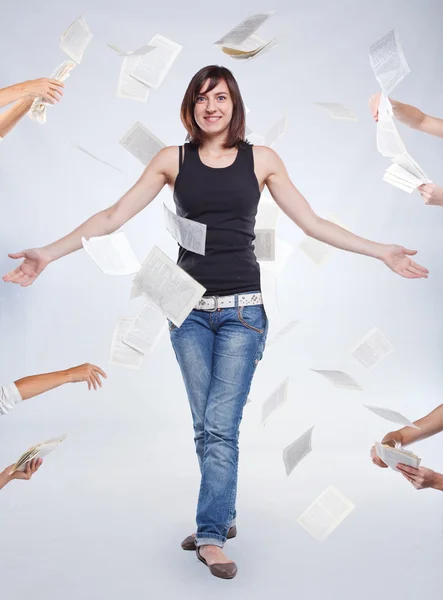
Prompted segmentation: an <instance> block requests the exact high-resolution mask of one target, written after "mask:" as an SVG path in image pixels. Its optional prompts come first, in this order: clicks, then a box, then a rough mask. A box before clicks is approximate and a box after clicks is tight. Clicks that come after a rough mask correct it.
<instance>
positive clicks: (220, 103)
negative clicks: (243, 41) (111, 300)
mask: <svg viewBox="0 0 443 600" xmlns="http://www.w3.org/2000/svg"><path fill="white" fill-rule="evenodd" d="M181 118H182V122H183V124H184V126H185V128H186V130H187V132H188V140H189V143H187V144H185V146H183V147H179V148H178V147H177V146H174V147H167V148H164V149H163V150H161V151H160V152H159V153H158V154H157V155H156V156H155V157H154V158H153V160H152V161H151V162H150V164H149V165H148V166H147V167H146V169H145V171H144V173H143V174H142V175H141V177H140V179H139V180H138V181H137V183H136V184H135V185H134V186H133V187H132V188H131V189H130V190H129V191H128V192H127V193H126V194H125V195H124V196H123V197H122V198H121V199H120V200H119V201H118V202H117V203H116V204H114V205H113V206H111V207H109V208H107V209H105V210H103V211H101V212H99V213H97V214H95V215H94V216H92V217H91V218H90V219H88V220H87V221H86V222H85V223H83V224H82V225H80V227H78V228H77V229H75V230H74V231H73V232H72V233H70V234H69V235H67V236H65V237H64V238H61V239H60V240H58V241H56V242H54V243H52V244H49V245H48V246H45V247H42V248H34V249H30V250H25V251H23V252H19V253H17V254H10V255H9V256H10V257H11V258H15V259H19V258H23V259H24V260H23V262H22V263H21V264H20V265H19V266H18V267H17V268H16V269H14V270H13V271H11V272H10V273H8V274H7V275H6V276H5V277H4V280H5V281H10V282H13V283H18V284H20V285H22V286H28V285H31V284H32V282H33V281H34V280H35V279H36V277H37V276H38V275H39V274H40V273H41V272H42V271H43V269H44V268H45V267H46V266H47V265H48V264H49V263H50V262H52V261H54V260H57V259H59V258H61V257H62V256H65V255H67V254H69V253H71V252H74V251H75V250H78V249H80V248H81V247H82V242H81V238H82V236H84V237H85V238H87V239H89V238H90V237H92V236H101V235H106V234H110V233H112V232H113V231H116V230H117V229H119V227H121V226H122V225H124V224H125V223H126V222H127V221H129V219H131V218H132V217H134V216H135V215H136V214H137V213H139V212H140V211H141V210H142V209H144V208H146V206H147V205H148V204H149V203H150V202H151V201H152V200H153V199H154V198H155V197H156V196H157V194H158V193H159V192H160V190H161V189H162V188H163V187H164V186H165V185H166V184H168V185H169V186H170V188H171V189H172V190H173V192H174V200H175V203H176V206H177V213H178V214H179V215H181V216H183V217H186V218H188V219H194V220H196V221H199V222H201V223H205V224H206V225H207V238H206V253H205V256H200V255H197V254H194V253H192V252H189V251H187V250H185V249H183V248H180V250H179V257H178V264H179V266H180V267H181V268H182V269H184V270H185V271H187V272H188V273H189V274H190V275H191V276H192V277H194V278H195V279H196V280H197V281H199V282H200V283H201V284H202V285H203V286H204V287H205V288H206V290H207V292H206V296H205V297H204V298H203V299H202V300H201V301H200V302H199V303H198V305H197V306H196V308H195V309H194V310H193V311H192V312H191V314H190V315H189V316H188V318H187V319H186V320H185V321H184V323H183V324H182V326H181V327H180V328H176V327H175V326H173V325H172V324H170V335H171V341H172V345H173V348H174V351H175V354H176V357H177V360H178V363H179V365H180V368H181V372H182V375H183V379H184V383H185V386H186V390H187V394H188V397H189V403H190V407H191V412H192V418H193V424H194V434H195V435H194V439H195V445H196V451H197V456H198V460H199V465H200V469H201V485H200V493H199V498H198V507H197V533H196V535H193V536H189V537H188V538H186V539H185V540H184V541H183V542H182V547H183V548H185V549H196V551H197V556H198V558H199V559H200V560H201V561H202V562H204V563H205V564H207V565H208V566H209V568H210V571H211V572H212V574H213V575H215V576H217V577H221V578H225V579H229V578H232V577H234V576H235V574H236V572H237V567H236V565H235V563H234V562H233V561H231V560H229V559H228V558H227V557H226V556H225V554H224V553H223V551H222V549H223V546H224V543H225V541H226V539H227V538H229V537H234V536H235V535H236V527H235V518H236V511H235V500H236V491H237V467H238V437H239V426H240V421H241V418H242V412H243V406H244V404H245V402H246V399H247V395H248V391H249V388H250V385H251V381H252V378H253V375H254V372H255V369H256V366H257V364H258V362H259V361H260V359H261V357H262V354H263V350H264V347H265V342H266V334H267V327H268V323H267V318H266V314H265V310H264V308H263V304H262V299H261V294H260V269H259V265H258V263H257V261H256V259H255V256H254V247H253V240H254V223H255V215H256V212H257V205H258V201H259V199H260V194H261V192H262V190H263V188H264V187H265V185H266V186H267V187H268V188H269V191H270V193H271V195H272V197H273V198H274V200H275V202H276V203H277V204H278V205H279V206H280V208H281V209H282V210H283V211H284V212H285V213H286V214H287V215H288V217H289V218H290V219H292V220H293V221H294V223H295V224H296V225H298V226H299V227H301V229H303V231H304V232H305V233H306V234H307V235H309V236H312V237H314V238H316V239H318V240H321V241H323V242H325V243H327V244H330V245H332V246H336V247H338V248H342V249H344V250H348V251H350V252H356V253H359V254H365V255H367V256H371V257H373V258H377V259H379V260H381V261H382V262H384V263H385V264H386V265H387V266H388V267H389V268H390V269H392V270H393V271H395V272H396V273H398V274H399V275H401V276H403V277H407V278H410V279H414V278H421V277H427V273H428V271H427V270H426V269H424V268H423V267H421V266H419V265H418V264H416V263H415V262H413V261H412V260H411V259H410V258H409V255H413V254H415V253H416V251H412V250H407V249H405V248H402V247H401V246H395V245H384V244H379V243H375V242H371V241H368V240H365V239H363V238H360V237H358V236H356V235H354V234H353V233H350V232H349V231H347V230H345V229H342V228H341V227H339V226H337V225H335V224H333V223H331V222H329V221H326V220H324V219H322V218H320V217H318V216H317V215H316V214H315V213H314V212H313V210H312V209H311V207H310V206H309V204H308V202H307V201H306V200H305V199H304V197H303V196H302V195H301V194H300V193H299V192H298V190H297V189H296V188H295V187H294V185H293V184H292V182H291V181H290V179H289V177H288V174H287V172H286V169H285V167H284V165H283V163H282V161H281V160H280V158H279V157H278V155H277V154H276V153H275V152H274V151H273V150H271V149H270V148H268V147H260V146H259V147H253V146H251V145H250V144H248V143H247V142H245V111H244V105H243V101H242V98H241V95H240V90H239V88H238V84H237V82H236V80H235V79H234V77H233V75H232V73H231V72H230V71H229V70H228V69H226V68H224V67H219V66H209V67H205V68H203V69H201V70H200V71H199V72H198V73H197V74H196V75H195V76H194V77H193V78H192V80H191V82H190V84H189V86H188V89H187V90H186V93H185V96H184V99H183V103H182V108H181Z"/></svg>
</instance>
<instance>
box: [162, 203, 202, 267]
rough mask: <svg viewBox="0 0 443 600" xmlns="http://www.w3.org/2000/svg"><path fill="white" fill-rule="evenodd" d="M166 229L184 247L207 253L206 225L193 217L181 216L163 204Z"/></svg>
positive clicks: (191, 250) (192, 250)
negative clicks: (192, 218)
mask: <svg viewBox="0 0 443 600" xmlns="http://www.w3.org/2000/svg"><path fill="white" fill-rule="evenodd" d="M163 214H164V219H165V224H166V229H167V230H168V231H169V233H170V234H171V235H172V237H173V238H174V240H175V241H176V242H177V243H178V244H180V246H181V247H182V248H185V249H186V250H189V251H190V252H195V253H196V254H202V255H203V256H204V255H205V247H206V225H205V224H204V223H198V222H197V221H192V220H191V219H185V218H184V217H179V216H178V215H176V214H175V213H174V212H172V210H170V209H169V208H168V207H167V206H166V204H163Z"/></svg>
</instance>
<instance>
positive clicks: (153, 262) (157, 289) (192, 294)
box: [134, 246, 206, 327]
mask: <svg viewBox="0 0 443 600" xmlns="http://www.w3.org/2000/svg"><path fill="white" fill-rule="evenodd" d="M134 284H135V286H136V287H138V289H139V291H140V292H142V294H144V295H145V296H146V298H147V299H148V300H149V301H150V303H151V304H152V305H153V306H154V307H155V308H157V310H159V311H160V312H161V313H163V314H164V315H165V316H166V317H167V318H168V319H169V320H170V321H172V322H173V323H174V325H176V326H177V327H180V325H181V324H182V323H183V321H184V320H185V319H186V317H187V316H188V315H189V313H190V312H191V310H192V309H193V308H194V307H195V305H196V303H197V302H198V301H199V300H200V298H201V297H202V296H203V294H204V292H205V291H206V290H205V288H204V287H203V286H202V285H200V284H199V283H198V282H197V281H195V279H193V278H192V277H191V276H190V275H188V273H186V272H185V271H183V269H181V268H180V267H178V266H177V265H176V264H175V263H174V262H173V261H172V260H171V259H170V258H169V256H166V254H164V252H162V251H161V250H160V249H159V248H157V247H156V246H154V247H153V248H152V250H151V252H150V253H149V254H148V256H147V257H146V259H145V261H144V263H143V265H142V266H141V269H140V271H139V272H138V273H137V275H136V276H135V278H134Z"/></svg>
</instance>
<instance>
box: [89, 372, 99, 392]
mask: <svg viewBox="0 0 443 600" xmlns="http://www.w3.org/2000/svg"><path fill="white" fill-rule="evenodd" d="M88 381H89V383H90V384H91V385H92V387H93V388H94V390H96V389H97V384H96V383H95V379H94V377H93V375H92V373H91V375H90V376H89V377H88Z"/></svg>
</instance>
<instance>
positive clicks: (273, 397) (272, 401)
mask: <svg viewBox="0 0 443 600" xmlns="http://www.w3.org/2000/svg"><path fill="white" fill-rule="evenodd" d="M288 387H289V377H287V378H286V379H285V380H284V381H283V382H282V383H281V384H280V385H279V386H278V388H277V389H275V390H274V391H273V392H272V393H271V394H270V395H269V396H268V397H267V398H266V400H265V401H264V402H263V406H262V417H261V422H262V425H265V424H266V422H267V420H268V419H269V417H270V416H271V414H272V413H274V412H275V411H276V410H278V409H279V408H281V407H282V406H283V404H284V403H285V402H286V400H287V397H288Z"/></svg>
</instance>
